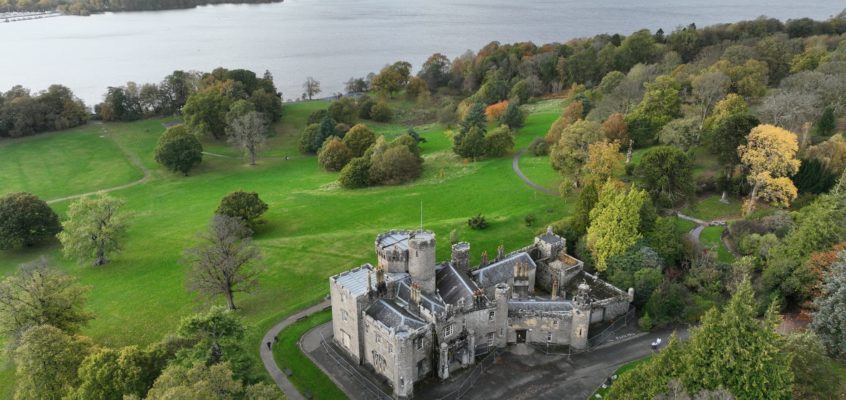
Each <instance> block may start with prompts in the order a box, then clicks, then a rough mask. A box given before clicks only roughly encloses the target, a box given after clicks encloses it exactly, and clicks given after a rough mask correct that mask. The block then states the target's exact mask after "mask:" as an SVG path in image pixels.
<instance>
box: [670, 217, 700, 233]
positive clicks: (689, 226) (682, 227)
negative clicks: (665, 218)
mask: <svg viewBox="0 0 846 400" xmlns="http://www.w3.org/2000/svg"><path fill="white" fill-rule="evenodd" d="M673 222H675V224H676V232H677V233H678V234H679V235H683V234H686V233H688V232H690V231H692V230H693V228H696V223H695V222H691V221H688V220H686V219H681V218H679V217H675V218H674V219H673Z"/></svg>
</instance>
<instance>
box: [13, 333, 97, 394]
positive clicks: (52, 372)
mask: <svg viewBox="0 0 846 400" xmlns="http://www.w3.org/2000/svg"><path fill="white" fill-rule="evenodd" d="M19 343H20V345H19V346H18V348H17V349H16V350H15V354H14V361H15V399H16V400H30V399H41V400H61V399H63V398H65V396H67V395H68V394H70V392H71V391H72V390H73V388H75V387H76V386H77V385H78V384H79V377H78V376H77V369H78V368H79V365H80V364H81V363H82V360H83V359H85V357H86V355H87V354H88V352H89V351H90V350H91V348H92V347H93V344H92V343H91V342H90V340H88V339H87V338H83V337H79V336H71V335H69V334H67V333H66V332H64V331H62V330H60V329H58V328H55V327H53V326H50V325H38V326H34V327H32V328H30V329H28V330H27V331H26V332H24V333H23V335H22V336H21V338H20V342H19Z"/></svg>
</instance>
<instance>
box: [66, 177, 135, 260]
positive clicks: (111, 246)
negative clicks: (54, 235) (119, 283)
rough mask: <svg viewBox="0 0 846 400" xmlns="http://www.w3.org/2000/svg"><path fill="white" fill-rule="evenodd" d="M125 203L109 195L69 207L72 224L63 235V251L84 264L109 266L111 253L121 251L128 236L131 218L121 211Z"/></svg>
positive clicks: (89, 199) (83, 200) (68, 225)
mask: <svg viewBox="0 0 846 400" xmlns="http://www.w3.org/2000/svg"><path fill="white" fill-rule="evenodd" d="M123 204H124V202H123V200H121V199H116V198H114V197H110V196H109V195H106V194H99V195H97V196H85V197H82V198H80V199H79V200H77V201H75V202H73V203H71V205H70V207H68V214H67V215H68V220H67V221H66V222H65V229H64V231H62V232H60V233H59V235H58V236H59V241H60V242H62V251H63V252H64V253H65V256H67V257H73V258H76V259H78V260H80V261H82V260H90V259H92V258H93V259H94V262H93V264H94V265H95V266H97V265H105V264H106V263H107V262H108V259H107V258H106V256H107V255H108V254H109V253H112V252H115V251H118V250H120V248H121V246H120V240H121V239H123V236H124V233H125V232H126V221H127V215H126V213H123V212H121V211H120V209H121V207H123Z"/></svg>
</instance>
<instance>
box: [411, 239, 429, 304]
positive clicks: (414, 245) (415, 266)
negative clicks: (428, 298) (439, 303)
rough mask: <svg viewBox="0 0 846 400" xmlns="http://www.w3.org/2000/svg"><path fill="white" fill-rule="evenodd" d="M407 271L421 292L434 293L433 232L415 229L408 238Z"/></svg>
mask: <svg viewBox="0 0 846 400" xmlns="http://www.w3.org/2000/svg"><path fill="white" fill-rule="evenodd" d="M408 273H409V275H411V280H412V281H413V282H417V284H418V285H420V290H421V291H423V293H427V294H431V293H435V233H434V232H430V231H416V232H412V233H411V237H409V238H408Z"/></svg>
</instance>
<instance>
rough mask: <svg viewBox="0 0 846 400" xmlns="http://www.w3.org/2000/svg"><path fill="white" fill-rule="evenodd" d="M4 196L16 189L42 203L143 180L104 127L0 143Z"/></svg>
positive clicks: (0, 189)
mask: <svg viewBox="0 0 846 400" xmlns="http://www.w3.org/2000/svg"><path fill="white" fill-rule="evenodd" d="M0 165H2V172H0V195H3V194H7V193H10V192H15V191H24V192H30V193H33V194H35V195H37V196H39V197H41V198H43V199H52V198H55V197H60V196H61V195H63V194H72V193H79V192H88V191H91V190H97V189H101V188H106V187H110V186H117V185H121V184H124V183H129V182H131V181H133V180H137V179H140V178H141V177H142V176H143V174H142V172H141V170H139V169H138V168H136V167H134V166H133V165H132V164H131V163H129V161H128V160H126V158H125V157H124V155H123V154H122V153H121V152H120V150H119V148H118V147H117V146H116V145H115V143H114V142H113V141H112V140H110V139H109V138H108V137H107V134H106V133H105V132H104V131H103V129H102V127H101V126H97V125H88V126H86V127H83V128H77V129H74V130H72V131H68V132H61V133H53V134H47V135H44V136H34V137H28V138H23V139H17V140H3V141H0Z"/></svg>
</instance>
